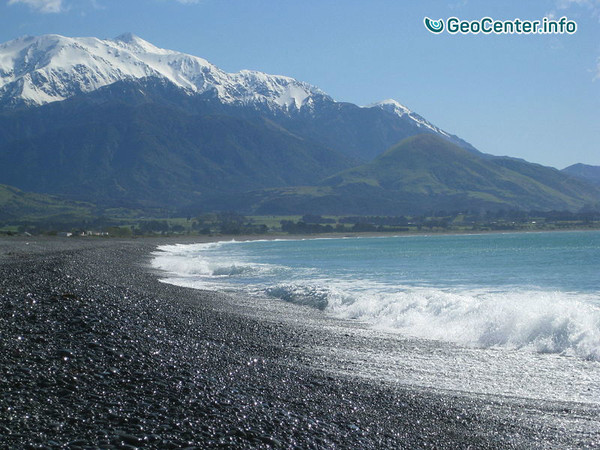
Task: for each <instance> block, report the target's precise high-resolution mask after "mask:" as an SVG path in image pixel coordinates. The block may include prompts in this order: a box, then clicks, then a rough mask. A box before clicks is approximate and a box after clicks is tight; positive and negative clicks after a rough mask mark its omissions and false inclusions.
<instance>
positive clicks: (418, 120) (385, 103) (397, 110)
mask: <svg viewBox="0 0 600 450" xmlns="http://www.w3.org/2000/svg"><path fill="white" fill-rule="evenodd" d="M365 108H380V109H383V110H385V111H388V112H391V113H393V114H395V115H397V116H398V117H403V118H408V119H410V120H412V121H413V122H414V123H415V124H416V125H417V126H418V127H419V128H421V127H424V128H428V129H429V130H431V131H434V132H436V133H439V134H441V135H444V136H446V137H450V135H449V134H448V133H446V132H445V131H444V130H442V129H441V128H438V127H436V126H435V125H433V124H432V123H430V122H428V121H427V120H425V119H424V118H423V117H421V116H420V115H418V114H417V113H414V112H412V111H411V110H410V109H408V108H407V107H406V106H404V105H402V104H400V103H399V102H397V101H396V100H393V99H387V100H382V101H380V102H377V103H373V104H371V105H368V106H365Z"/></svg>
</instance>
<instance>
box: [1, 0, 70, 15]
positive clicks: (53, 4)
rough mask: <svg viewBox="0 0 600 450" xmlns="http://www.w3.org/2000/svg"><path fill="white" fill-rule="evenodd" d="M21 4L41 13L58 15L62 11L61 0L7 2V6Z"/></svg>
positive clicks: (15, 0) (18, 0)
mask: <svg viewBox="0 0 600 450" xmlns="http://www.w3.org/2000/svg"><path fill="white" fill-rule="evenodd" d="M17 3H23V4H25V5H28V6H29V7H30V8H31V9H33V10H35V11H37V12H41V13H58V12H61V11H62V9H63V5H62V0H8V4H9V5H14V4H17Z"/></svg>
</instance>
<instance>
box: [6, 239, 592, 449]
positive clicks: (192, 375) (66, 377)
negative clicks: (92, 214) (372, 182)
mask: <svg viewBox="0 0 600 450" xmlns="http://www.w3.org/2000/svg"><path fill="white" fill-rule="evenodd" d="M218 238H219V240H223V239H222V237H218ZM192 241H193V242H197V243H201V242H215V241H217V240H212V241H208V240H202V239H199V238H198V237H189V238H187V237H186V238H183V239H180V238H174V237H168V238H162V239H161V238H158V239H157V238H142V239H134V240H119V239H107V240H85V239H73V240H71V239H65V238H34V237H28V238H8V239H0V299H1V309H0V336H1V340H0V343H1V344H2V348H0V366H1V370H0V374H2V375H0V389H1V390H2V392H3V393H4V395H3V396H2V397H1V399H0V446H6V447H26V446H47V447H50V448H60V447H64V446H68V447H69V448H85V447H88V446H96V447H100V448H119V447H120V448H128V447H126V446H127V445H129V446H133V447H142V446H147V447H155V448H177V447H192V448H193V447H196V448H205V447H207V446H216V445H224V446H232V447H238V448H257V447H264V448H273V447H274V448H279V447H291V446H299V447H304V448H305V447H318V448H323V447H326V448H327V447H334V446H342V447H361V448H398V447H410V448H423V447H427V446H435V447H440V448H465V447H468V446H474V447H484V448H522V447H544V446H562V445H564V446H577V445H581V444H582V443H583V444H585V443H586V442H587V443H589V442H591V441H590V439H591V438H592V436H591V435H589V436H586V435H582V434H580V433H576V432H571V433H567V434H565V433H564V430H557V429H553V428H552V427H550V426H548V427H546V428H544V427H541V428H540V425H539V423H537V422H535V421H530V420H529V419H521V417H522V416H523V413H525V412H527V411H529V412H531V411H532V408H534V407H533V406H532V405H531V402H528V401H525V400H523V401H521V402H515V404H513V405H507V404H506V403H505V402H504V401H503V400H502V399H496V400H494V399H483V398H475V397H474V396H468V395H466V394H460V393H450V392H448V393H443V392H434V391H433V390H428V389H422V388H412V387H410V386H403V385H396V386H394V385H388V384H382V383H378V382H375V381H369V380H366V379H359V378H357V377H352V376H350V375H347V376H344V375H342V374H335V373H333V372H330V371H325V370H323V369H318V368H316V365H315V364H313V361H312V360H311V358H312V356H311V352H310V349H311V348H314V347H315V346H318V345H327V346H329V347H330V348H336V347H337V346H349V347H351V346H353V345H356V346H358V345H362V344H361V342H360V341H359V339H358V338H357V337H355V336H353V335H344V334H339V333H334V332H333V331H331V329H330V328H331V327H332V326H333V325H335V324H336V320H334V319H327V318H323V317H322V316H320V315H319V314H318V312H316V311H311V310H308V309H303V308H301V307H296V306H293V305H285V306H284V309H286V310H289V314H287V315H285V317H283V316H277V315H275V314H270V313H269V312H268V311H266V310H265V309H264V307H263V309H262V310H261V309H260V306H253V305H250V304H248V301H247V299H239V301H238V300H236V298H235V297H232V296H231V295H228V294H223V293H219V292H213V291H199V290H194V289H188V288H182V287H177V286H173V285H170V284H165V283H161V282H159V281H158V276H157V275H156V273H154V272H153V271H152V270H151V269H150V268H149V267H148V263H149V260H150V257H151V253H152V252H153V251H155V250H156V248H157V246H159V245H169V244H175V243H184V244H185V243H192ZM240 305H241V306H240ZM253 308H254V309H256V310H255V311H253V310H252V309H253ZM257 313H258V314H257ZM284 313H285V311H284ZM261 315H262V316H261ZM557 414H558V412H557ZM129 448H130V447H129Z"/></svg>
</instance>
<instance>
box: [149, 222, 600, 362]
mask: <svg viewBox="0 0 600 450" xmlns="http://www.w3.org/2000/svg"><path fill="white" fill-rule="evenodd" d="M153 265H154V267H156V268H159V269H162V270H165V271H167V272H168V273H169V275H168V278H167V279H166V281H168V282H171V283H174V284H179V285H183V286H189V287H196V288H203V289H207V288H208V289H219V290H229V291H235V292H243V293H247V294H250V295H253V296H255V297H256V298H257V299H260V298H265V297H270V298H275V299H280V300H281V301H287V302H292V303H297V304H301V305H305V306H306V307H312V308H317V309H319V310H322V311H323V314H329V315H332V316H336V317H340V318H344V319H354V320H359V321H362V322H364V323H366V324H368V325H369V326H370V327H372V328H374V329H384V330H386V331H393V332H396V333H400V334H402V335H404V336H411V337H417V338H423V339H430V340H436V341H448V342H452V343H456V344H460V345H465V346H468V347H471V348H473V347H483V348H490V347H492V348H496V347H497V348H507V349H510V350H519V351H532V352H535V353H553V354H559V355H566V356H575V357H578V358H583V359H587V360H594V361H599V360H600V232H553V233H513V234H486V235H453V236H439V235H437V236H402V237H381V238H346V239H314V240H276V241H254V242H220V243H210V244H193V245H174V246H163V247H161V248H160V251H159V252H157V253H156V256H155V259H154V261H153Z"/></svg>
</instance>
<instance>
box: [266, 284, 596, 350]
mask: <svg viewBox="0 0 600 450" xmlns="http://www.w3.org/2000/svg"><path fill="white" fill-rule="evenodd" d="M352 284H353V283H352ZM352 284H351V283H338V284H337V286H336V283H335V282H334V281H331V280H329V281H328V283H327V286H328V287H327V288H326V287H323V286H322V285H319V284H315V283H308V284H294V283H291V284H279V285H277V286H275V287H270V288H267V289H266V293H267V294H268V295H269V296H272V297H273V296H274V297H278V298H281V299H282V300H285V301H288V302H292V303H298V304H301V305H308V306H312V307H315V308H318V309H321V310H325V311H328V312H330V313H332V314H334V315H336V316H338V317H341V318H345V319H356V320H361V321H365V322H368V323H370V324H372V325H374V326H376V327H378V328H382V329H386V330H394V331H398V332H401V333H402V334H405V335H408V336H413V337H418V338H424V339H434V340H442V341H450V342H454V343H458V344H463V345H471V346H477V347H507V348H511V349H526V350H532V351H536V352H540V353H558V354H563V355H569V356H577V357H581V358H585V359H590V360H596V361H600V307H597V306H595V305H594V304H592V302H593V301H595V298H593V296H591V295H585V294H579V293H565V292H546V291H542V290H539V291H532V290H513V291H496V292H494V291H485V290H467V289H465V290H442V289H435V288H422V287H413V286H410V287H404V288H399V289H398V290H397V291H396V292H390V289H389V287H387V286H382V287H381V288H380V289H378V286H373V285H371V286H370V287H369V288H368V289H365V288H364V283H360V284H361V286H360V289H358V288H354V287H353V286H352Z"/></svg>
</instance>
